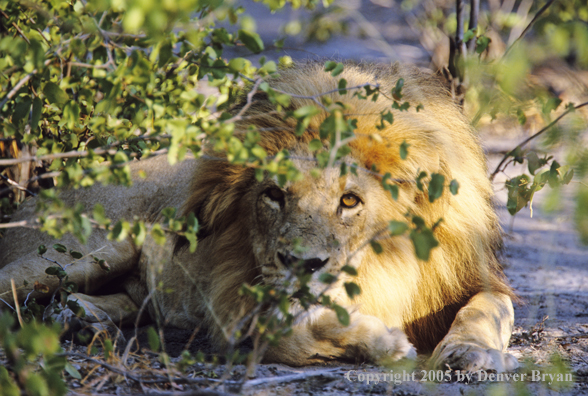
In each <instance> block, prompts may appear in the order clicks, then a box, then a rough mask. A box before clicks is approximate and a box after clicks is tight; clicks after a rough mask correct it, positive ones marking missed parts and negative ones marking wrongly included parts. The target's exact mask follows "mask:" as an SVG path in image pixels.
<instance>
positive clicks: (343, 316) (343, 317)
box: [331, 304, 349, 326]
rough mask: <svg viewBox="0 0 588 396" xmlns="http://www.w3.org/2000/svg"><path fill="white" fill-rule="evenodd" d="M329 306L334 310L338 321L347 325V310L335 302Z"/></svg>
mask: <svg viewBox="0 0 588 396" xmlns="http://www.w3.org/2000/svg"><path fill="white" fill-rule="evenodd" d="M331 308H333V311H335V314H337V319H338V320H339V323H341V324H342V325H343V326H349V313H348V312H347V310H346V309H345V308H343V307H342V306H340V305H337V304H332V305H331Z"/></svg>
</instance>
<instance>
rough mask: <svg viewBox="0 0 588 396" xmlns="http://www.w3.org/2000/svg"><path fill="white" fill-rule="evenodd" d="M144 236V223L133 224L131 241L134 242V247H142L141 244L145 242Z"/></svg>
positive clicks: (145, 234) (145, 232)
mask: <svg viewBox="0 0 588 396" xmlns="http://www.w3.org/2000/svg"><path fill="white" fill-rule="evenodd" d="M146 236H147V229H146V228H145V223H143V222H142V221H138V222H136V223H135V224H133V241H134V242H135V245H137V246H142V245H143V242H145V237H146Z"/></svg>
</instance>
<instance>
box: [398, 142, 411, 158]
mask: <svg viewBox="0 0 588 396" xmlns="http://www.w3.org/2000/svg"><path fill="white" fill-rule="evenodd" d="M409 147H410V144H408V143H406V140H405V141H403V142H402V143H401V144H400V158H401V159H403V160H405V159H406V157H408V148H409Z"/></svg>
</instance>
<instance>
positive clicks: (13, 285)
mask: <svg viewBox="0 0 588 396" xmlns="http://www.w3.org/2000/svg"><path fill="white" fill-rule="evenodd" d="M10 287H11V289H12V298H14V307H15V308H16V316H17V317H18V323H19V324H20V326H21V327H22V325H23V323H24V322H23V320H22V316H21V314H20V307H19V306H18V296H17V295H16V285H15V284H14V279H10Z"/></svg>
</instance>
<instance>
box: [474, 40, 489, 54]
mask: <svg viewBox="0 0 588 396" xmlns="http://www.w3.org/2000/svg"><path fill="white" fill-rule="evenodd" d="M491 41H492V40H490V37H486V36H480V37H478V39H477V40H476V52H477V53H478V54H481V53H482V52H484V51H486V48H488V45H490V42H491Z"/></svg>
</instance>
